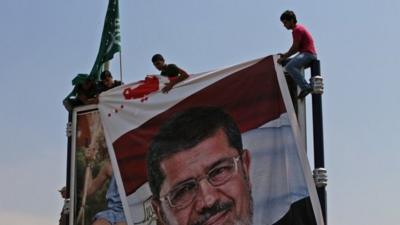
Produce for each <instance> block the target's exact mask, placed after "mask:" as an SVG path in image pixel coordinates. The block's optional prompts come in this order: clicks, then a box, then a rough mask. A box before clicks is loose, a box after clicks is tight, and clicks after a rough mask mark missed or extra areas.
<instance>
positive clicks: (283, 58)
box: [277, 53, 287, 64]
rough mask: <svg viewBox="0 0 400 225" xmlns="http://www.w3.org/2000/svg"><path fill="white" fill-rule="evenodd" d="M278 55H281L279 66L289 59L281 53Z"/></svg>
mask: <svg viewBox="0 0 400 225" xmlns="http://www.w3.org/2000/svg"><path fill="white" fill-rule="evenodd" d="M278 55H279V56H280V57H279V59H278V60H277V62H278V63H279V64H282V63H283V62H284V61H285V60H286V59H287V57H285V55H284V54H282V53H279V54H278Z"/></svg>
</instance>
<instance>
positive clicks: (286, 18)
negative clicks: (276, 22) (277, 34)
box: [281, 10, 297, 30]
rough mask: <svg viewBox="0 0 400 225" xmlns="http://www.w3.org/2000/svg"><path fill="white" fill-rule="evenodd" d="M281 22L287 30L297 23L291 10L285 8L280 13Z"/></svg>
mask: <svg viewBox="0 0 400 225" xmlns="http://www.w3.org/2000/svg"><path fill="white" fill-rule="evenodd" d="M281 22H282V23H283V26H285V27H286V29H288V30H291V29H293V28H295V26H296V24H297V19H296V14H294V12H293V11H291V10H286V11H285V12H283V13H282V15H281Z"/></svg>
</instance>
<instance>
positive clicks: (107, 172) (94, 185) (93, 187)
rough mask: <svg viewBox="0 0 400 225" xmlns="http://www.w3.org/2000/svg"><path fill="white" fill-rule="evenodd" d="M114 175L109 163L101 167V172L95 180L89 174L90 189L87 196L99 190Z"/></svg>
mask: <svg viewBox="0 0 400 225" xmlns="http://www.w3.org/2000/svg"><path fill="white" fill-rule="evenodd" d="M111 175H112V167H111V163H110V162H109V161H107V162H105V163H104V165H103V166H102V167H101V169H100V172H99V173H98V174H97V176H96V177H95V178H94V179H93V177H92V173H89V177H88V189H87V195H88V196H90V195H92V194H94V193H95V192H96V191H97V190H99V189H100V188H101V187H102V186H103V185H104V184H105V183H106V181H107V179H108V178H110V177H111Z"/></svg>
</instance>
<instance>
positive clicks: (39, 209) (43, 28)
mask: <svg viewBox="0 0 400 225" xmlns="http://www.w3.org/2000/svg"><path fill="white" fill-rule="evenodd" d="M1 3H2V4H1V7H0V27H1V28H2V32H1V35H0V50H1V52H2V54H0V68H1V71H2V72H1V73H0V74H1V75H0V77H1V93H2V101H1V106H0V151H1V153H2V156H1V157H0V180H1V182H0V218H1V219H0V225H6V224H25V225H29V224H42V225H50V224H56V223H57V222H58V218H59V213H60V210H61V208H62V204H63V202H62V199H61V196H60V195H59V193H58V192H57V190H58V189H59V188H61V187H62V186H64V184H65V179H66V178H65V176H66V155H67V153H66V152H67V139H66V135H65V127H66V122H67V112H66V110H65V109H64V108H63V106H62V103H61V102H62V99H63V98H64V97H65V96H66V95H67V94H68V93H69V91H70V90H71V89H72V86H71V80H72V78H73V77H74V76H75V75H76V74H77V73H88V72H90V69H91V68H92V66H93V63H94V61H95V58H96V54H97V51H98V48H99V45H100V36H101V32H102V27H103V22H104V16H105V12H106V7H107V3H108V1H106V0H85V1H82V0H69V1H60V0H36V1H32V0H2V2H1ZM286 9H291V10H294V11H295V12H296V14H297V17H298V21H299V23H301V24H304V25H305V26H306V27H307V28H308V29H309V30H310V32H311V33H312V34H313V36H314V39H315V42H316V47H317V51H318V57H319V59H320V60H321V71H322V76H323V77H324V79H325V80H324V82H325V93H324V94H323V113H324V115H323V116H324V138H325V139H324V140H325V163H326V168H327V170H328V174H329V184H328V187H327V193H328V223H329V224H352V225H376V224H396V223H398V221H399V219H400V214H399V207H398V202H399V201H400V197H399V195H398V194H397V191H398V187H399V186H400V175H399V172H400V163H399V162H400V151H399V146H400V145H399V143H398V141H399V137H400V131H399V130H400V120H399V119H398V115H400V105H399V100H400V92H399V91H398V89H399V88H398V86H399V85H398V83H400V74H399V73H398V69H396V68H397V66H396V65H400V57H399V54H398V50H399V47H400V46H399V40H400V31H399V29H398V28H396V27H397V25H396V24H397V21H398V14H399V13H400V1H397V0H381V1H372V0H354V1H347V0H335V1H317V0H309V1H301V2H300V1H290V0H280V1H265V0H251V1H249V0H246V1H245V0H201V1H200V0H186V1H182V0H169V1H162V0H136V1H134V0H120V20H121V36H122V64H123V80H124V82H125V83H129V82H133V81H136V80H139V79H142V78H143V77H144V76H145V75H146V74H154V73H156V72H157V71H156V70H155V68H154V67H153V66H152V64H151V61H150V59H151V56H152V55H153V54H154V53H162V54H163V55H164V56H165V58H166V60H167V62H171V63H176V64H177V65H179V66H181V67H182V68H184V69H186V70H187V71H189V72H190V73H198V72H202V71H207V70H210V69H214V68H221V67H225V66H229V65H233V64H237V63H240V62H243V61H247V60H251V59H255V58H258V57H262V56H267V55H271V54H276V53H279V52H285V51H287V49H288V48H289V47H290V44H291V33H290V31H287V30H286V29H285V28H284V27H283V26H282V24H281V23H280V21H279V16H280V14H281V13H282V12H283V11H284V10H286ZM117 59H118V58H117ZM111 64H112V65H111V69H112V71H113V73H114V76H115V77H118V74H119V64H118V61H117V60H114V61H113V62H112V63H111ZM308 74H309V72H308V71H307V76H308ZM307 104H308V110H309V112H308V113H309V114H308V115H309V116H308V123H309V125H308V129H309V132H308V133H309V136H308V140H309V142H308V145H309V147H310V148H309V151H312V146H311V145H312V139H311V135H310V134H311V130H310V129H311V117H310V115H311V112H310V109H311V107H310V98H309V100H308V103H307Z"/></svg>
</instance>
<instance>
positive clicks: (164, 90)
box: [161, 82, 174, 94]
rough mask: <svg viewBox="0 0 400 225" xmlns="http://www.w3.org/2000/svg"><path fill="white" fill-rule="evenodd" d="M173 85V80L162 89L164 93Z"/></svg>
mask: <svg viewBox="0 0 400 225" xmlns="http://www.w3.org/2000/svg"><path fill="white" fill-rule="evenodd" d="M173 86H174V84H173V83H171V82H169V83H166V84H165V87H163V89H162V90H161V91H162V93H164V94H167V93H168V92H169V91H170V90H171V89H172V87H173Z"/></svg>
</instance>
